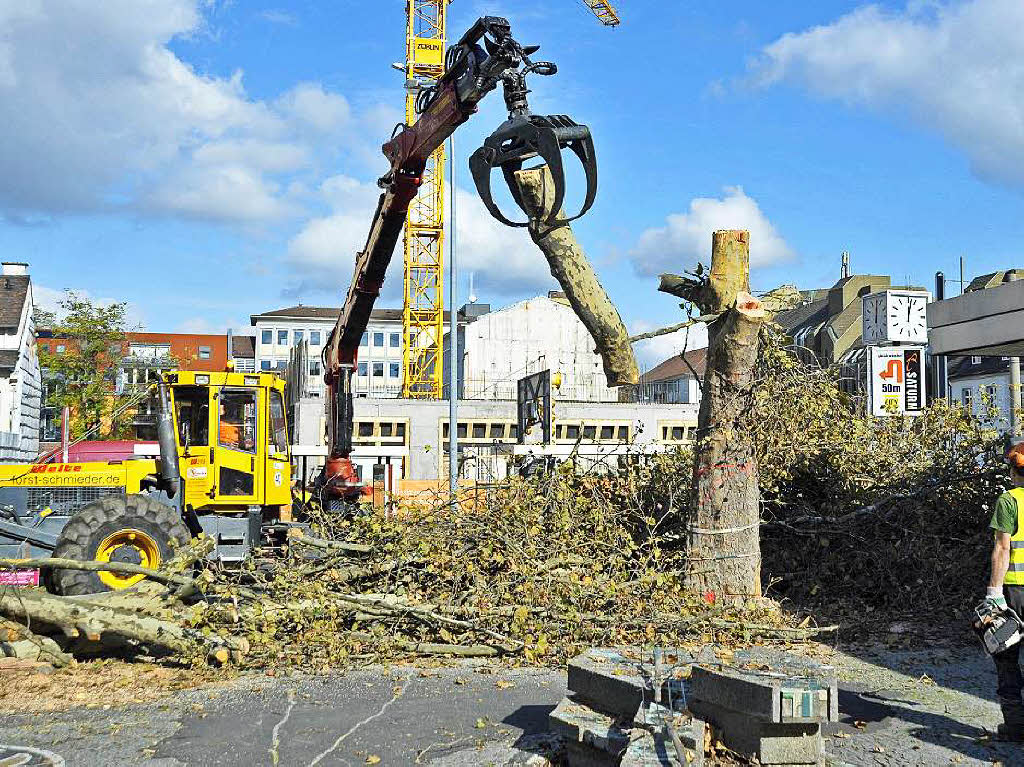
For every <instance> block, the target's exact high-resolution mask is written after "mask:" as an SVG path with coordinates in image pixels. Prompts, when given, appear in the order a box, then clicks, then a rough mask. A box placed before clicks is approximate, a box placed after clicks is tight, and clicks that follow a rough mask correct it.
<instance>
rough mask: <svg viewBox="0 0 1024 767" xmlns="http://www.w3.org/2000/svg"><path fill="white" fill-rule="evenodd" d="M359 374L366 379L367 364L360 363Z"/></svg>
mask: <svg viewBox="0 0 1024 767" xmlns="http://www.w3.org/2000/svg"><path fill="white" fill-rule="evenodd" d="M358 374H359V375H361V376H363V377H364V378H365V377H366V374H367V367H366V363H365V362H360V363H359V369H358Z"/></svg>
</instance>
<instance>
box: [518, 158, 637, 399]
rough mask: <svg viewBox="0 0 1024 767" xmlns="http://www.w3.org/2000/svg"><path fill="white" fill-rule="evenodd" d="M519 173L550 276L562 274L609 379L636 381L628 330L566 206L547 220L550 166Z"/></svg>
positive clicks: (615, 383) (532, 233)
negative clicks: (551, 221)
mask: <svg viewBox="0 0 1024 767" xmlns="http://www.w3.org/2000/svg"><path fill="white" fill-rule="evenodd" d="M515 177H516V184H517V185H518V187H519V194H520V197H521V199H522V201H523V206H524V210H526V213H527V215H528V216H529V217H530V237H531V238H532V239H533V241H534V243H536V245H537V247H539V248H540V249H541V252H542V253H543V254H544V257H545V258H547V260H548V265H549V266H550V268H551V276H552V277H554V278H555V279H556V280H558V284H559V285H561V286H562V290H564V291H565V296H566V298H568V299H569V304H570V306H572V309H573V311H574V312H576V316H577V317H579V318H580V320H581V321H582V322H583V324H584V325H585V326H586V328H587V330H589V331H590V335H591V337H592V338H593V339H594V342H595V343H596V344H597V352H598V354H600V355H601V359H602V360H603V361H604V374H605V376H606V377H607V379H608V385H609V386H623V385H626V384H635V383H636V382H637V381H639V380H640V373H639V370H638V369H637V365H636V359H635V358H634V357H633V349H632V347H631V346H630V345H629V333H627V332H626V326H625V324H624V323H623V322H622V317H620V316H619V312H618V310H617V309H616V308H615V304H613V303H612V300H611V299H610V298H609V297H608V293H606V292H605V289H604V287H602V285H601V282H600V281H599V280H598V279H597V274H596V273H595V272H594V267H593V266H591V264H590V261H588V260H587V254H586V251H584V250H583V247H582V246H581V245H580V244H579V242H577V240H576V237H575V235H573V232H572V227H570V226H569V222H567V221H566V220H565V213H564V211H559V212H558V219H557V222H556V223H555V224H554V225H549V224H546V223H544V222H545V221H547V219H548V217H549V215H550V213H551V205H552V203H553V202H554V200H553V199H552V196H551V190H552V189H553V188H554V182H553V180H552V178H551V171H550V170H549V169H548V166H547V165H542V166H541V167H539V168H530V169H528V170H520V171H516V174H515Z"/></svg>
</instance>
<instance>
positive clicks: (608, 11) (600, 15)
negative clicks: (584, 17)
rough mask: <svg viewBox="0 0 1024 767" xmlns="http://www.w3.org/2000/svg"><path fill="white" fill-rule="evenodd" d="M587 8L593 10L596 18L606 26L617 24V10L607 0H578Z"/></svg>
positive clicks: (615, 25)
mask: <svg viewBox="0 0 1024 767" xmlns="http://www.w3.org/2000/svg"><path fill="white" fill-rule="evenodd" d="M580 2H581V3H583V4H584V5H585V6H587V8H589V9H590V10H591V11H593V13H594V15H595V16H597V20H598V21H600V22H601V23H602V24H604V25H605V26H606V27H617V26H618V25H619V22H620V19H619V12H618V11H616V10H615V7H614V6H613V5H612V4H611V3H609V2H607V0H580Z"/></svg>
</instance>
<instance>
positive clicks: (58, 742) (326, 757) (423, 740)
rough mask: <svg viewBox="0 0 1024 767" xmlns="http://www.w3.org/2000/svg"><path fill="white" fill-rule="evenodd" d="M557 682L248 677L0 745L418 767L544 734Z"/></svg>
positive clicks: (94, 761)
mask: <svg viewBox="0 0 1024 767" xmlns="http://www.w3.org/2000/svg"><path fill="white" fill-rule="evenodd" d="M485 670H487V671H489V669H486V668H485ZM564 680H565V674H564V673H555V672H550V671H536V670H511V671H509V670H503V671H501V672H499V673H479V672H478V671H477V670H474V669H473V668H472V667H466V668H460V669H451V668H447V669H437V670H435V669H410V668H397V669H391V670H387V669H377V670H369V671H351V672H347V673H345V674H344V675H337V676H325V677H312V676H294V677H289V678H278V677H275V678H270V677H265V676H252V677H244V678H243V679H241V680H239V681H237V682H233V683H231V684H228V685H222V686H218V687H214V688H207V689H204V690H193V691H189V692H184V693H179V694H177V695H175V696H173V697H172V698H170V699H167V700H164V701H163V702H160V703H156V704H145V705H140V706H137V707H128V708H124V709H117V710H114V709H112V710H103V709H72V710H69V711H64V712H58V713H52V712H51V713H45V714H38V715H24V714H15V715H10V714H8V715H5V716H0V742H2V743H19V744H24V745H32V746H36V747H41V748H47V749H49V750H51V751H55V752H57V753H59V754H60V755H61V756H63V757H64V758H65V759H66V760H67V763H68V765H69V766H70V767H77V766H79V765H80V766H82V767H99V766H100V765H104V766H107V765H139V767H171V766H172V765H173V766H174V767H178V766H180V765H202V766H203V767H206V766H209V767H214V766H216V765H257V764H266V765H272V764H273V763H274V762H273V755H272V751H274V750H275V743H276V752H277V756H278V760H279V764H280V765H284V766H290V765H310V764H321V765H353V766H354V765H363V764H367V763H368V760H370V761H369V763H371V764H373V763H378V762H375V761H373V759H372V757H379V759H380V762H379V764H381V765H405V764H416V763H417V761H416V760H417V758H419V759H420V761H421V763H426V762H428V761H436V760H439V759H441V758H442V757H443V756H444V755H446V754H451V753H452V752H453V751H469V752H470V753H473V752H475V751H476V750H477V749H479V748H480V747H482V746H483V745H484V744H487V743H490V744H496V743H507V744H509V745H511V744H512V743H513V742H514V741H515V740H517V738H518V737H519V736H520V735H521V734H523V733H524V732H543V731H544V730H546V729H547V714H548V712H549V711H550V710H551V709H552V708H554V706H555V704H556V703H557V702H558V701H559V699H560V698H561V697H562V695H563V694H564V690H565V681H564Z"/></svg>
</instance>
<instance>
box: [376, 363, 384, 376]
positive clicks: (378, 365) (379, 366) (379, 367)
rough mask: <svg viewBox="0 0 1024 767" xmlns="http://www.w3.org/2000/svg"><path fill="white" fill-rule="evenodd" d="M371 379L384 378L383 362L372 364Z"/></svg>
mask: <svg viewBox="0 0 1024 767" xmlns="http://www.w3.org/2000/svg"><path fill="white" fill-rule="evenodd" d="M373 377H374V378H383V377H384V363H383V362H374V363H373Z"/></svg>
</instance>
